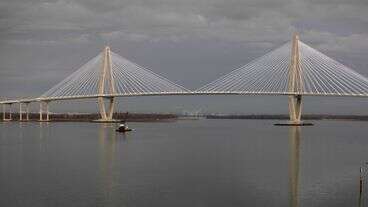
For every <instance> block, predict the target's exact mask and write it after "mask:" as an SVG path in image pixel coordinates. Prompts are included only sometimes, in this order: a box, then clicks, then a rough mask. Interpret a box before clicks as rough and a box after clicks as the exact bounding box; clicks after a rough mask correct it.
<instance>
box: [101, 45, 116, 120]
mask: <svg viewBox="0 0 368 207" xmlns="http://www.w3.org/2000/svg"><path fill="white" fill-rule="evenodd" d="M106 92H107V93H108V94H115V93H116V91H115V82H114V76H113V72H112V62H111V52H110V47H105V49H104V52H103V59H102V66H101V71H100V77H99V83H98V94H99V95H100V96H99V97H98V98H97V99H98V108H99V111H100V116H101V118H100V119H99V120H97V121H99V122H113V121H114V120H113V119H112V116H113V114H114V108H115V97H114V96H111V97H109V96H106ZM105 99H108V108H107V110H106V106H105Z"/></svg>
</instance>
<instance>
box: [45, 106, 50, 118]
mask: <svg viewBox="0 0 368 207" xmlns="http://www.w3.org/2000/svg"><path fill="white" fill-rule="evenodd" d="M45 105H46V121H50V111H49V102H45Z"/></svg>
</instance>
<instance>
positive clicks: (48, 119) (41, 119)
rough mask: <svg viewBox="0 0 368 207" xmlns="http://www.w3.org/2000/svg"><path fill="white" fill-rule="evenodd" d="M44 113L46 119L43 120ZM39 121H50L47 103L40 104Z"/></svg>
mask: <svg viewBox="0 0 368 207" xmlns="http://www.w3.org/2000/svg"><path fill="white" fill-rule="evenodd" d="M44 107H45V108H44ZM44 109H45V110H44ZM44 112H46V119H44V115H43V113H44ZM40 121H50V111H49V101H41V102H40Z"/></svg>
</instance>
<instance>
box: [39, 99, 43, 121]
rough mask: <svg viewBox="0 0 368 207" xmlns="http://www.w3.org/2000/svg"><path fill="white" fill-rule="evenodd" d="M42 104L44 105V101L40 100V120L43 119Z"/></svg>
mask: <svg viewBox="0 0 368 207" xmlns="http://www.w3.org/2000/svg"><path fill="white" fill-rule="evenodd" d="M42 105H43V103H42V101H41V102H40V120H39V121H43V117H42V116H43V110H42Z"/></svg>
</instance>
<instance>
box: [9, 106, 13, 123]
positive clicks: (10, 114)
mask: <svg viewBox="0 0 368 207" xmlns="http://www.w3.org/2000/svg"><path fill="white" fill-rule="evenodd" d="M12 113H13V112H12V104H9V121H11V120H12Z"/></svg>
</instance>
